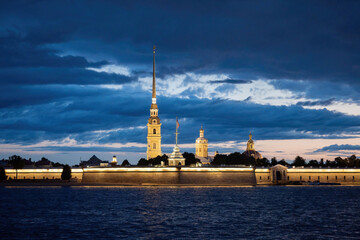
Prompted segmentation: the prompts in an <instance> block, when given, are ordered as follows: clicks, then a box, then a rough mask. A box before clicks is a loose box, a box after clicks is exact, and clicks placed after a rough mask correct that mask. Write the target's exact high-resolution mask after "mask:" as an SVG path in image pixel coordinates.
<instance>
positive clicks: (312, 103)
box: [296, 98, 335, 106]
mask: <svg viewBox="0 0 360 240" xmlns="http://www.w3.org/2000/svg"><path fill="white" fill-rule="evenodd" d="M334 101H335V98H330V99H327V100H324V101H306V102H298V103H296V105H300V106H318V105H320V106H329V105H331V104H332V103H333V102H334Z"/></svg>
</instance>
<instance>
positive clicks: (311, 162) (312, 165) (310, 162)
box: [308, 160, 320, 167]
mask: <svg viewBox="0 0 360 240" xmlns="http://www.w3.org/2000/svg"><path fill="white" fill-rule="evenodd" d="M319 165H320V164H319V162H318V161H317V160H310V161H309V163H308V166H310V167H319Z"/></svg>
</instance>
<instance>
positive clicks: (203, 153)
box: [195, 126, 208, 158]
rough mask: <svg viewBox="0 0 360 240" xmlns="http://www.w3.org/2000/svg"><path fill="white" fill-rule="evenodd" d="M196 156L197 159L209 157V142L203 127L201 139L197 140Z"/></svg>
mask: <svg viewBox="0 0 360 240" xmlns="http://www.w3.org/2000/svg"><path fill="white" fill-rule="evenodd" d="M195 156H196V157H203V158H207V157H208V140H207V139H206V138H205V137H204V129H203V128H202V126H201V129H200V137H198V138H197V139H196V143H195Z"/></svg>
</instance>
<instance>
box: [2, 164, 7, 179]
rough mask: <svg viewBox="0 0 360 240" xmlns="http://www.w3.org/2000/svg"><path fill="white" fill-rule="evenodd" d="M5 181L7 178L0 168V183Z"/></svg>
mask: <svg viewBox="0 0 360 240" xmlns="http://www.w3.org/2000/svg"><path fill="white" fill-rule="evenodd" d="M5 180H7V176H6V173H5V168H4V167H0V181H5Z"/></svg>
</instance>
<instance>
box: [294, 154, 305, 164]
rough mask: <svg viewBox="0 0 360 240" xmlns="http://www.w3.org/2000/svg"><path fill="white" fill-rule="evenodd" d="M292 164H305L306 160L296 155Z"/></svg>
mask: <svg viewBox="0 0 360 240" xmlns="http://www.w3.org/2000/svg"><path fill="white" fill-rule="evenodd" d="M292 165H293V166H295V167H300V166H305V165H306V162H305V159H304V158H302V157H300V156H297V157H296V158H295V160H294V162H293V164H292Z"/></svg>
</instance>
